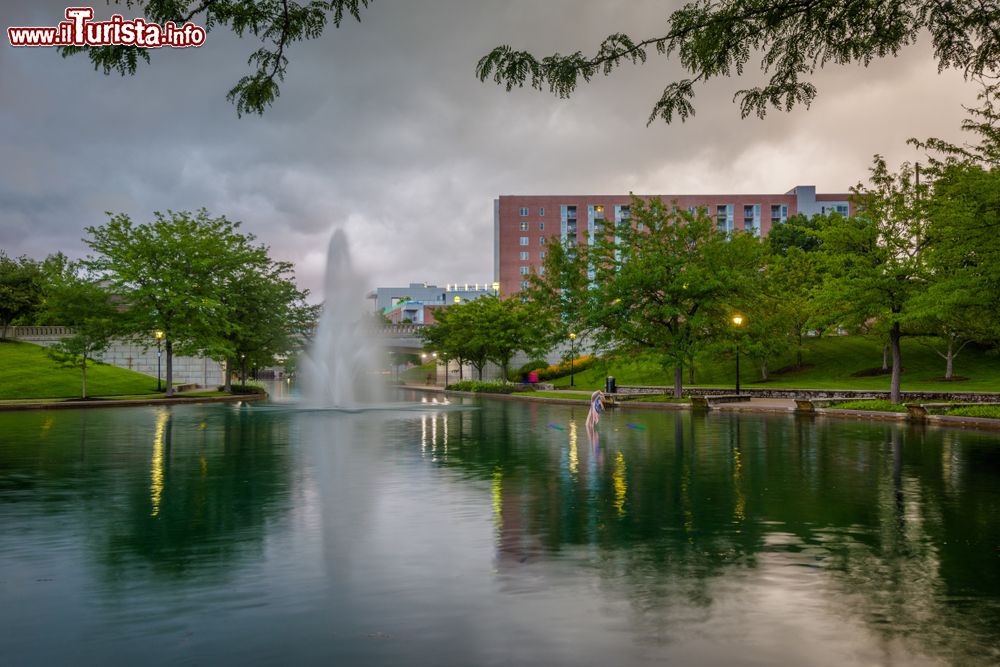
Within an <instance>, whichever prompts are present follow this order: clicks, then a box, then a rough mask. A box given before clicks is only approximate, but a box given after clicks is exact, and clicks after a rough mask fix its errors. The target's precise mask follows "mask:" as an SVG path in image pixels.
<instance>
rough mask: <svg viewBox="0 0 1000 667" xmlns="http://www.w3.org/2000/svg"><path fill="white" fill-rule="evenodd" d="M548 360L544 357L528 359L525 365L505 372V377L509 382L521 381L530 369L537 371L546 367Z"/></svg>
mask: <svg viewBox="0 0 1000 667" xmlns="http://www.w3.org/2000/svg"><path fill="white" fill-rule="evenodd" d="M548 365H549V362H547V361H545V360H544V359H535V360H534V361H529V362H528V363H526V364H525V365H523V366H521V367H520V368H518V369H516V370H512V371H510V372H509V373H507V379H508V380H510V381H511V382H521V381H523V379H524V377H525V376H526V375H527V374H528V373H530V372H531V371H537V370H538V369H539V368H547V367H548Z"/></svg>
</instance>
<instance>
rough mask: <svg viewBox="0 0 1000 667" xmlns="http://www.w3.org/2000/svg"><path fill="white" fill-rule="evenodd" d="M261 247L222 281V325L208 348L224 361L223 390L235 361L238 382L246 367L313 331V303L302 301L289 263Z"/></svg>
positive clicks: (263, 362)
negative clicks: (259, 250) (223, 282)
mask: <svg viewBox="0 0 1000 667" xmlns="http://www.w3.org/2000/svg"><path fill="white" fill-rule="evenodd" d="M263 250H264V252H256V253H253V257H252V260H253V261H251V262H249V263H246V264H242V265H240V266H238V267H237V268H236V270H235V272H234V273H233V275H232V276H231V277H230V280H229V282H228V283H227V284H226V285H225V287H224V290H223V292H222V299H221V305H222V308H223V310H224V319H225V322H226V326H225V328H224V329H223V330H222V331H221V332H220V336H219V338H218V340H217V341H215V342H214V343H213V344H212V346H211V347H212V352H213V353H214V354H215V355H216V356H217V357H219V358H221V359H223V360H224V361H225V366H226V372H225V390H226V391H230V390H231V388H232V387H231V384H230V383H231V380H232V368H233V365H234V362H236V361H238V362H239V369H240V378H241V382H243V383H245V382H246V378H247V368H248V367H250V368H253V367H260V366H267V365H270V364H273V363H275V362H276V357H278V356H284V355H287V354H289V353H291V352H292V351H293V349H294V348H295V347H296V346H297V345H298V341H300V340H303V339H304V338H305V337H306V336H307V334H308V333H309V331H311V330H312V328H313V326H314V325H315V322H316V319H317V312H316V311H317V308H318V307H313V306H309V305H307V304H306V303H305V299H306V296H307V295H308V293H307V292H303V291H299V289H298V287H296V285H295V281H294V278H293V275H294V273H293V267H292V265H291V264H290V263H288V262H275V261H273V260H271V258H270V257H268V256H267V249H266V248H264V249H263Z"/></svg>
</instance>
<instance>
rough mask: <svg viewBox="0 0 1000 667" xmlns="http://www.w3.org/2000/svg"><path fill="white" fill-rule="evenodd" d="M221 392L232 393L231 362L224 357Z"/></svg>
mask: <svg viewBox="0 0 1000 667" xmlns="http://www.w3.org/2000/svg"><path fill="white" fill-rule="evenodd" d="M222 382H223V384H222V391H227V392H230V393H232V391H233V360H232V359H231V358H229V357H226V378H225V379H224V380H223V381H222Z"/></svg>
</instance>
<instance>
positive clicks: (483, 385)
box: [445, 380, 530, 394]
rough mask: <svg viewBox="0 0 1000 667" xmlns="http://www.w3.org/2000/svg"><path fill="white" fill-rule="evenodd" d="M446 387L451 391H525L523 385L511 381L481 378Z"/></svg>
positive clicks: (507, 392)
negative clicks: (480, 379) (487, 380)
mask: <svg viewBox="0 0 1000 667" xmlns="http://www.w3.org/2000/svg"><path fill="white" fill-rule="evenodd" d="M445 389H449V390H451V391H470V392H473V393H477V394H512V393H514V392H515V391H525V388H524V386H523V385H518V384H511V383H509V382H480V381H479V380H463V381H461V382H455V383H454V384H450V385H448V386H447V387H445ZM529 391H530V390H529Z"/></svg>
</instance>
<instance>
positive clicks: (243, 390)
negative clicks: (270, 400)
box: [219, 383, 267, 395]
mask: <svg viewBox="0 0 1000 667" xmlns="http://www.w3.org/2000/svg"><path fill="white" fill-rule="evenodd" d="M219 391H221V392H223V393H232V394H257V395H259V394H266V393H267V390H266V389H264V386H263V385H260V384H250V383H244V384H234V385H232V386H231V387H230V389H229V390H228V392H226V387H225V386H221V387H219Z"/></svg>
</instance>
